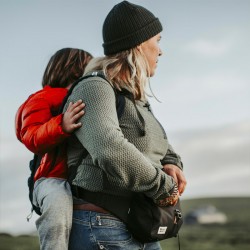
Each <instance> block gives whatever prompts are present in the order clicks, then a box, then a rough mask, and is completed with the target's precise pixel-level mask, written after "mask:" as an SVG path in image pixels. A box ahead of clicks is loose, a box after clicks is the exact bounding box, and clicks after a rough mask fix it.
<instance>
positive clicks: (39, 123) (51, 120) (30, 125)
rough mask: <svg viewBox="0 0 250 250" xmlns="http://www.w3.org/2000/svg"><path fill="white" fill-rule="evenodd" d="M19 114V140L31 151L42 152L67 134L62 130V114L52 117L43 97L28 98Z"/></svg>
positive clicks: (59, 141) (58, 142)
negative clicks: (20, 123)
mask: <svg viewBox="0 0 250 250" xmlns="http://www.w3.org/2000/svg"><path fill="white" fill-rule="evenodd" d="M21 116H22V117H21V120H22V126H21V129H20V140H21V142H22V143H23V144H24V145H25V146H26V147H27V148H28V149H29V150H30V151H32V152H33V153H36V154H44V153H46V152H48V151H50V150H51V149H53V148H54V147H55V146H56V145H57V144H60V143H61V142H62V141H63V140H64V139H65V138H66V137H68V136H69V135H68V134H67V133H64V132H63V130H62V126H61V122H62V114H60V115H58V116H54V117H53V116H52V114H51V111H50V106H49V104H48V102H47V101H46V100H45V99H43V98H32V99H31V100H29V101H28V103H26V105H25V107H24V109H23V112H22V114H21Z"/></svg>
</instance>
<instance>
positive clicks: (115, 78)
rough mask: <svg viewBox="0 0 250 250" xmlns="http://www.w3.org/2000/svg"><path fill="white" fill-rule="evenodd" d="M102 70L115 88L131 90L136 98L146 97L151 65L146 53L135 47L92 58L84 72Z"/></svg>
mask: <svg viewBox="0 0 250 250" xmlns="http://www.w3.org/2000/svg"><path fill="white" fill-rule="evenodd" d="M96 70H102V71H103V72H104V75H105V76H106V77H107V79H108V80H109V81H110V83H111V84H112V85H113V87H114V88H116V89H118V90H121V89H127V90H128V91H130V92H131V93H132V94H133V96H134V98H135V100H142V99H145V95H146V93H145V87H146V84H147V82H148V76H149V67H148V63H147V60H146V58H145V56H144V54H143V53H142V52H141V51H140V50H139V49H138V48H133V49H129V50H126V51H122V52H119V53H117V54H114V55H110V56H104V57H98V58H94V59H92V60H91V61H90V62H89V64H88V65H87V67H86V69H85V72H84V74H87V73H89V72H91V71H96Z"/></svg>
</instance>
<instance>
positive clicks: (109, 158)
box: [65, 78, 174, 199]
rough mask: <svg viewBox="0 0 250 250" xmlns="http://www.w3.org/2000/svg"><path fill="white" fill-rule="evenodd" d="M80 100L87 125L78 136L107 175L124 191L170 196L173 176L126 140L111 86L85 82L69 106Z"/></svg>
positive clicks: (95, 162)
mask: <svg viewBox="0 0 250 250" xmlns="http://www.w3.org/2000/svg"><path fill="white" fill-rule="evenodd" d="M80 98H81V99H83V100H84V102H85V104H86V106H85V115H84V120H82V121H81V122H83V124H84V125H83V126H82V127H81V128H80V129H79V130H77V131H76V132H75V135H76V137H77V138H78V140H79V141H80V142H81V144H82V145H83V146H84V148H85V149H86V150H87V151H88V152H89V154H90V156H91V158H92V159H93V162H94V164H95V165H97V166H99V167H100V168H101V169H102V170H103V171H104V172H105V173H106V175H107V177H108V180H109V182H111V183H112V185H114V186H117V187H118V188H122V189H124V190H130V191H135V192H144V193H145V194H146V195H147V196H149V197H152V198H153V199H157V198H158V197H159V196H161V195H162V194H168V192H169V190H171V189H172V188H173V186H174V181H173V179H172V177H170V176H168V175H166V174H165V173H164V172H163V171H162V170H161V169H160V168H155V167H154V166H152V164H151V163H150V161H149V160H148V159H147V158H146V157H145V156H144V155H143V154H142V153H141V152H140V151H139V150H138V149H137V148H136V147H135V146H134V145H133V144H132V143H130V142H129V141H128V140H127V139H126V138H124V135H123V133H122V131H121V129H120V127H119V121H118V118H117V112H116V100H115V94H114V90H113V89H112V87H111V86H110V84H108V83H107V82H106V81H104V80H97V78H92V79H87V80H84V81H83V82H81V83H79V85H78V86H77V87H75V89H74V91H73V93H72V94H71V96H70V98H69V100H68V103H69V101H73V102H75V101H76V100H78V99H80ZM68 103H67V105H68ZM67 105H66V106H67ZM65 108H66V107H65Z"/></svg>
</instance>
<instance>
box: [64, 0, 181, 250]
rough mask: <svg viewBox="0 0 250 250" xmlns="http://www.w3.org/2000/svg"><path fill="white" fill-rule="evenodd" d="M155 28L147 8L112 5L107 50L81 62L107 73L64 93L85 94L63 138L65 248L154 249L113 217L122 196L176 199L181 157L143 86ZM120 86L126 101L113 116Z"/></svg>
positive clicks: (150, 70) (151, 68) (163, 201)
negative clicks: (67, 192)
mask: <svg viewBox="0 0 250 250" xmlns="http://www.w3.org/2000/svg"><path fill="white" fill-rule="evenodd" d="M161 31H162V26H161V23H160V21H159V20H158V18H156V17H155V16H154V15H153V14H152V13H151V12H150V11H148V10H147V9H145V8H143V7H141V6H138V5H135V4H131V3H129V2H127V1H123V2H121V3H119V4H117V5H116V6H114V7H113V9H112V10H111V11H110V13H109V14H108V15H107V17H106V19H105V21H104V25H103V39H104V43H103V47H104V53H105V56H104V57H102V58H96V59H92V60H91V61H90V63H89V64H88V66H87V68H86V70H85V72H86V74H87V75H88V74H92V75H96V74H98V73H99V74H103V75H104V76H105V77H106V79H107V80H108V81H106V80H104V79H102V78H100V77H98V76H93V77H89V78H87V79H85V80H83V81H82V82H80V83H79V84H78V85H77V86H76V87H75V89H74V90H73V92H72V94H71V96H70V97H69V100H68V103H69V102H74V101H76V100H78V99H79V98H82V99H84V101H85V103H86V111H87V112H86V114H85V116H84V127H81V128H79V129H78V130H77V131H75V133H74V136H72V137H70V139H69V145H68V165H69V167H70V168H71V169H73V168H74V167H75V166H78V168H77V171H76V176H75V179H74V180H73V185H74V186H75V187H76V191H77V192H76V194H75V196H76V198H77V199H75V201H74V212H73V226H72V231H71V235H70V242H69V249H74V250H77V249H88V250H92V249H160V245H159V243H158V242H155V243H147V244H144V242H138V241H137V240H136V239H134V238H133V236H132V235H131V233H130V232H129V231H128V230H127V228H126V226H125V224H124V223H123V222H122V221H121V220H119V219H118V217H122V216H119V213H120V211H121V212H122V210H123V209H122V207H123V206H122V202H121V200H126V198H128V199H129V197H130V196H131V194H132V193H133V192H142V193H144V194H145V195H147V196H148V197H150V198H152V199H153V200H154V201H155V202H156V203H157V204H159V205H168V204H175V203H176V202H177V200H178V197H179V195H180V194H181V193H183V191H184V188H185V185H186V180H185V177H184V175H183V173H182V163H181V160H180V157H179V156H178V155H177V154H176V153H175V152H174V151H173V149H172V147H171V146H170V145H169V143H168V140H167V137H166V134H165V132H164V130H163V128H162V126H161V125H160V124H159V122H158V121H157V120H156V119H155V117H154V115H153V114H152V112H151V109H150V106H149V103H148V101H147V98H146V94H145V86H146V84H147V83H148V78H149V77H151V76H153V75H154V73H155V69H156V65H157V61H158V57H159V56H161V54H162V51H161V50H160V47H159V41H160V39H161V35H160V32H161ZM121 90H122V92H123V93H125V105H124V110H123V114H122V116H121V117H120V118H119V119H118V115H117V98H116V95H117V92H119V91H121ZM66 107H67V105H66ZM66 107H65V108H66ZM80 121H81V119H80ZM170 175H171V176H170ZM177 186H178V187H177Z"/></svg>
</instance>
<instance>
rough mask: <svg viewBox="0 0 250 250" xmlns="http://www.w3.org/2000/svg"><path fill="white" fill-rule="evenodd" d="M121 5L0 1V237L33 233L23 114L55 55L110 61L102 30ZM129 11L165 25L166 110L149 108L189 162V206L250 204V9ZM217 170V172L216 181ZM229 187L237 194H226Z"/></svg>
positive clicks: (222, 0) (165, 1) (226, 0)
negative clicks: (201, 200)
mask: <svg viewBox="0 0 250 250" xmlns="http://www.w3.org/2000/svg"><path fill="white" fill-rule="evenodd" d="M119 2H120V1H116V0H81V1H80V0H72V1H66V0H36V1H34V0H22V1H19V0H0V31H1V32H0V36H1V39H0V44H1V46H0V55H1V56H0V72H1V74H0V84H1V89H2V90H1V93H0V102H1V103H0V104H1V105H0V117H1V122H0V231H2V230H5V231H9V232H13V233H19V232H24V231H25V232H26V231H29V230H33V229H34V221H33V222H31V223H28V225H27V223H25V216H26V215H27V214H28V213H29V203H28V199H27V192H28V191H27V186H26V179H27V176H28V174H29V171H28V161H29V160H30V159H31V157H32V154H31V153H30V152H29V151H28V150H27V149H26V148H25V147H24V146H23V145H22V144H21V143H20V142H18V141H17V139H16V137H15V129H14V117H15V113H16V111H17V109H18V107H19V106H20V105H21V104H22V103H23V102H24V101H25V100H26V98H27V97H28V96H29V95H30V94H31V93H33V92H35V91H37V90H39V89H40V88H41V79H42V75H43V72H44V70H45V67H46V64H47V62H48V60H49V59H50V57H51V56H52V55H53V54H54V53H55V52H56V51H57V50H59V49H61V48H64V47H75V48H81V49H84V50H87V51H89V52H90V53H91V54H92V55H94V56H102V55H103V48H102V23H103V21H104V19H105V17H106V15H107V13H108V12H109V11H110V9H111V8H112V7H113V6H114V5H115V4H116V3H119ZM131 2H133V3H135V4H140V5H142V6H144V7H146V8H148V9H149V10H150V11H152V12H153V13H154V14H155V15H156V16H157V17H158V18H159V19H160V21H161V23H162V25H163V32H162V34H161V35H162V39H161V42H160V46H161V49H162V51H163V55H162V56H161V57H160V58H159V62H158V67H157V71H156V74H155V76H154V77H152V78H151V79H150V85H151V88H152V90H153V93H154V95H155V96H156V97H157V99H158V100H159V101H160V102H159V101H157V100H155V99H154V98H150V102H151V105H152V108H153V111H154V113H155V115H156V117H157V118H158V120H159V121H160V122H161V123H162V125H163V126H164V128H165V130H166V132H167V135H168V137H169V139H170V142H171V144H172V145H173V147H174V148H175V149H176V151H177V152H178V153H180V155H181V156H182V157H183V160H184V172H185V174H186V176H187V177H188V187H187V191H186V194H185V195H184V198H195V197H201V196H216V195H225V196H226V195H227V196H228V195H245V196H249V195H250V186H249V184H247V183H248V180H249V178H250V144H249V141H250V112H249V107H250V63H249V58H250V50H249V44H250V15H249V13H250V1H248V0H175V1H170V0H157V1H156V0H141V1H140V0H137V1H134V0H131ZM211 166H216V167H213V171H212V172H211V169H210V168H211ZM236 168H238V169H241V170H242V171H235V169H236ZM226 169H230V171H227V170H226ZM211 173H215V174H214V175H213V174H211ZM225 173H227V174H225ZM200 176H202V178H200ZM235 179H236V180H237V182H236V181H235ZM213 182H215V183H214V185H213V184H212V183H213ZM222 182H223V183H227V184H228V183H229V186H230V187H233V186H234V187H235V188H234V189H233V190H232V189H230V188H228V186H227V185H226V184H225V185H223V188H221V187H220V183H222ZM204 183H208V185H207V187H203V188H201V187H202V185H203V184H204ZM232 183H233V184H235V185H232ZM241 184H243V185H241ZM211 186H213V188H211ZM17 208H18V210H19V211H20V212H19V213H17Z"/></svg>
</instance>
